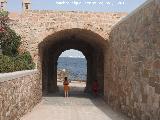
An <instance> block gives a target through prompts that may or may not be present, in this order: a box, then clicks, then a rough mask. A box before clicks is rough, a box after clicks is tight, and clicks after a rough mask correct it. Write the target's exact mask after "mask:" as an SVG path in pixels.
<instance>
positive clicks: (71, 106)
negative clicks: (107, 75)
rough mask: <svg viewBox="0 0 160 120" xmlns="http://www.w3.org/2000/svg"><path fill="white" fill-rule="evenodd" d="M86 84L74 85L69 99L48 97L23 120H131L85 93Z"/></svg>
mask: <svg viewBox="0 0 160 120" xmlns="http://www.w3.org/2000/svg"><path fill="white" fill-rule="evenodd" d="M83 88H84V83H79V84H77V83H72V84H71V90H72V91H71V93H70V97H69V98H64V97H63V92H62V86H61V87H60V90H61V91H60V92H59V93H58V94H54V95H50V96H46V97H44V98H43V100H42V102H41V103H40V104H39V105H37V106H36V107H35V108H34V109H33V110H32V111H31V112H30V113H28V114H27V115H25V116H24V117H23V118H22V119H21V120H129V119H127V118H125V117H124V116H123V115H121V114H119V113H116V112H114V111H112V109H111V108H110V107H109V106H107V105H106V104H105V102H104V101H103V100H102V99H101V98H94V97H92V96H90V95H87V94H84V93H83V91H82V90H83Z"/></svg>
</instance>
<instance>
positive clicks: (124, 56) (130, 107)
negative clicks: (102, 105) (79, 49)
mask: <svg viewBox="0 0 160 120" xmlns="http://www.w3.org/2000/svg"><path fill="white" fill-rule="evenodd" d="M108 53H109V57H108V61H109V64H108V68H109V69H107V71H109V73H110V74H109V78H106V79H108V80H107V81H105V98H106V99H107V101H108V103H109V104H110V105H111V106H112V107H113V108H115V109H116V110H120V111H123V112H124V113H125V114H127V115H128V116H129V117H131V118H132V119H133V120H160V2H159V0H149V1H147V2H146V3H145V4H144V5H143V6H141V8H138V9H137V10H136V11H135V12H133V13H131V14H130V15H129V16H128V17H126V18H125V19H124V20H122V21H121V22H119V23H118V24H117V25H116V26H114V28H113V29H112V32H111V35H110V46H109V52H108Z"/></svg>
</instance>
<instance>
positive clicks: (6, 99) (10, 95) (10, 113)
mask: <svg viewBox="0 0 160 120" xmlns="http://www.w3.org/2000/svg"><path fill="white" fill-rule="evenodd" d="M39 76H40V75H39V73H38V72H37V70H30V71H20V72H14V73H4V74H0V120H18V119H19V118H20V117H22V116H23V115H24V114H25V113H27V112H29V111H31V110H32V108H33V107H34V106H35V105H36V104H37V103H39V102H40V101H41V97H42V93H41V92H42V90H41V81H40V79H39Z"/></svg>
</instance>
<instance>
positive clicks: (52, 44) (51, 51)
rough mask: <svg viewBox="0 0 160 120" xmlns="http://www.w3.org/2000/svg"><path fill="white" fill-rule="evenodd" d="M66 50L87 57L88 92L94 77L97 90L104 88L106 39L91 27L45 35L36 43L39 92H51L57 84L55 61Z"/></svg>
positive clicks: (54, 90) (55, 89)
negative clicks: (38, 63)
mask: <svg viewBox="0 0 160 120" xmlns="http://www.w3.org/2000/svg"><path fill="white" fill-rule="evenodd" d="M68 49H75V50H78V51H81V52H82V53H83V54H84V55H85V57H86V60H87V81H86V90H87V91H91V85H92V83H93V81H94V80H98V83H99V86H100V92H101V93H102V94H103V91H104V58H105V57H104V56H105V51H106V50H107V41H106V40H104V38H102V37H101V36H100V35H98V34H97V33H94V32H92V31H90V30H84V29H78V28H74V29H66V30H62V31H59V32H56V33H54V34H51V35H49V36H47V37H46V38H45V39H44V40H43V41H42V42H41V43H40V44H39V55H40V62H41V75H42V92H43V94H44V95H45V94H48V93H53V92H56V91H57V90H58V86H57V61H58V58H59V56H60V54H61V53H62V52H64V51H65V50H68Z"/></svg>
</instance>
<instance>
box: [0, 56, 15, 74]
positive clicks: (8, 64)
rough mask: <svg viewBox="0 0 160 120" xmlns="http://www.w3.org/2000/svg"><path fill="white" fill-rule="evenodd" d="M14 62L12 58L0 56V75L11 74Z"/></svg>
mask: <svg viewBox="0 0 160 120" xmlns="http://www.w3.org/2000/svg"><path fill="white" fill-rule="evenodd" d="M13 71H14V60H13V58H12V57H9V56H6V55H0V73H3V72H13Z"/></svg>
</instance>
